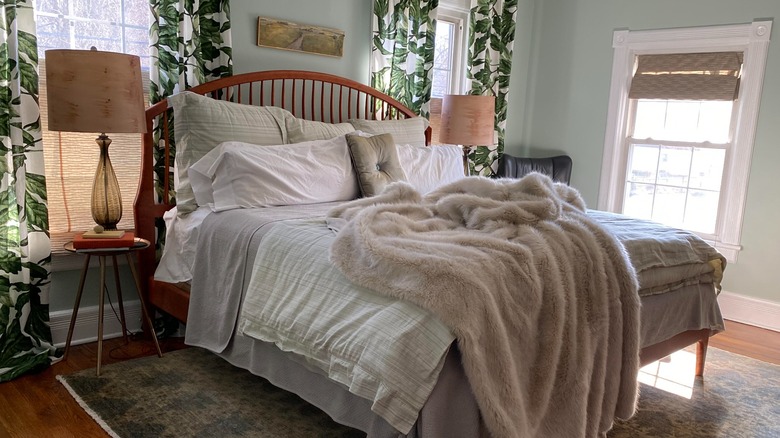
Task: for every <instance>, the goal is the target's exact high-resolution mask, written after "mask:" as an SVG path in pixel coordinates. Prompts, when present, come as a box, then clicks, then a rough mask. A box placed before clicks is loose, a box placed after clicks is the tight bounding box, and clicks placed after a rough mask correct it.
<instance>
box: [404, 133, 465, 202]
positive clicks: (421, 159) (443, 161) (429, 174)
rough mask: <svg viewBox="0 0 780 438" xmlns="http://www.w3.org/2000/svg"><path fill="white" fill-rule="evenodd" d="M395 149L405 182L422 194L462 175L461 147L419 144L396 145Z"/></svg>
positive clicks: (463, 173)
mask: <svg viewBox="0 0 780 438" xmlns="http://www.w3.org/2000/svg"><path fill="white" fill-rule="evenodd" d="M396 149H397V151H398V160H399V161H400V162H401V168H403V170H404V173H405V174H406V181H408V182H409V184H411V185H412V187H414V188H415V189H416V190H417V191H418V192H420V193H422V194H426V193H429V192H431V191H433V190H434V189H436V188H438V187H439V186H442V185H444V184H448V183H451V182H453V181H457V180H459V179H461V178H465V176H466V175H465V172H464V170H463V150H462V149H461V148H460V147H458V146H452V145H435V146H428V147H420V146H414V145H410V144H399V145H396Z"/></svg>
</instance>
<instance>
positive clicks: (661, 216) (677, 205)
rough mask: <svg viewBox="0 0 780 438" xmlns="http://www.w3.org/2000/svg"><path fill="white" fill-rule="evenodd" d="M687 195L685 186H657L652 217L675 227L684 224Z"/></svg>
mask: <svg viewBox="0 0 780 438" xmlns="http://www.w3.org/2000/svg"><path fill="white" fill-rule="evenodd" d="M659 176H660V175H659ZM685 195H686V190H685V189H683V188H679V187H664V186H656V191H655V201H654V203H653V215H652V219H653V220H654V221H657V222H661V223H663V224H666V225H669V226H673V227H680V226H682V225H683V214H684V212H685Z"/></svg>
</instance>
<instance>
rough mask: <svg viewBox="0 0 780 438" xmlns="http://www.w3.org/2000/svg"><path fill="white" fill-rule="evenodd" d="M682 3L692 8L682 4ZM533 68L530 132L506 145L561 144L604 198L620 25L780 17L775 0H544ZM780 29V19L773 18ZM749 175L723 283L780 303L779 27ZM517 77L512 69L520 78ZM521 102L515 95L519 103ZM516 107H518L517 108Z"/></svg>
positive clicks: (585, 189)
mask: <svg viewBox="0 0 780 438" xmlns="http://www.w3.org/2000/svg"><path fill="white" fill-rule="evenodd" d="M683 5H684V6H683ZM536 8H537V9H536V10H535V11H534V14H535V15H534V26H535V31H534V35H533V39H534V41H533V42H532V45H533V48H532V54H531V61H530V62H531V65H532V71H531V72H530V78H529V82H528V84H529V85H528V92H529V96H528V100H527V101H526V102H524V104H525V105H526V108H525V109H524V110H525V111H526V117H525V119H524V123H523V128H522V136H518V135H517V132H516V131H513V132H512V134H513V136H512V139H511V140H510V141H509V142H508V148H507V150H508V151H512V150H514V151H516V152H531V153H534V154H539V155H543V154H546V153H549V152H551V151H555V152H558V151H563V152H566V153H568V154H569V155H571V156H572V158H573V159H574V162H575V167H574V172H573V181H572V184H573V185H574V186H575V187H577V188H578V189H579V190H580V191H581V192H582V194H583V196H584V197H585V200H586V202H587V203H588V204H589V205H591V206H595V205H596V200H597V197H598V184H599V177H600V173H601V157H602V151H603V147H604V132H605V127H606V122H607V120H606V117H607V103H608V102H607V101H608V98H609V84H610V73H611V65H612V32H613V31H614V30H615V29H621V28H628V29H631V30H642V29H658V28H674V27H687V26H707V25H720V24H736V23H749V22H751V21H754V20H755V19H766V17H780V2H778V1H777V0H744V1H740V2H734V1H731V0H688V1H686V2H684V3H682V2H679V1H677V0H656V1H652V2H650V1H644V0H586V1H583V0H544V1H542V0H537V2H536ZM775 26H776V27H777V23H775ZM774 32H775V36H774V38H773V39H774V41H773V42H771V43H770V49H769V56H768V59H767V70H766V77H765V81H764V88H763V96H762V101H761V109H760V115H759V121H758V130H757V133H756V143H755V147H754V152H753V160H752V167H751V174H750V187H749V192H748V198H747V206H746V214H745V221H744V226H743V231H742V233H743V234H742V245H743V247H744V249H743V251H741V252H740V254H739V260H738V261H737V263H734V264H731V265H730V266H728V267H727V269H726V275H725V281H724V290H725V291H728V292H731V293H736V294H740V295H744V296H747V297H751V298H756V299H761V300H767V301H769V302H770V303H769V304H770V307H772V306H771V304H777V305H778V306H774V308H775V309H780V286H778V283H777V281H776V279H775V278H774V275H773V274H774V272H775V271H776V270H777V266H776V260H780V225H778V224H780V196H778V195H777V188H776V187H777V167H778V165H780V148H778V147H777V139H778V138H780V124H778V123H777V120H778V119H779V118H780V99H778V96H780V41H779V38H778V36H777V34H778V32H780V29H779V28H775V29H774ZM513 80H514V77H513ZM517 104H520V103H517V102H515V105H517ZM513 109H514V108H513Z"/></svg>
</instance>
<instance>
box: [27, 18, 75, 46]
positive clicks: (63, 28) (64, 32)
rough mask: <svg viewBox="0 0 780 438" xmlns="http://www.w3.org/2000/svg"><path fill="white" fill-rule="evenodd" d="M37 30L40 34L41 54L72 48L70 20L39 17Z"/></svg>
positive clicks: (36, 25)
mask: <svg viewBox="0 0 780 438" xmlns="http://www.w3.org/2000/svg"><path fill="white" fill-rule="evenodd" d="M35 30H36V32H37V33H38V53H39V54H43V53H44V52H45V51H46V50H49V49H62V48H70V26H69V24H68V20H66V19H64V18H59V17H38V19H37V21H36V24H35ZM39 56H40V55H39Z"/></svg>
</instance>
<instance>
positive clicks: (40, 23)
mask: <svg viewBox="0 0 780 438" xmlns="http://www.w3.org/2000/svg"><path fill="white" fill-rule="evenodd" d="M35 15H36V27H37V38H38V57H39V77H40V88H39V94H40V105H41V128H42V131H43V145H44V159H45V166H46V170H45V171H46V183H47V192H48V200H49V229H50V232H51V238H52V252H53V253H54V254H57V253H64V250H63V249H62V246H63V244H64V243H65V242H67V241H68V240H70V239H72V237H73V234H74V233H76V232H79V231H84V230H87V229H90V228H92V227H93V226H94V221H93V220H92V213H91V207H90V205H91V202H90V198H91V194H92V182H93V175H94V174H95V169H97V162H98V156H99V149H98V146H97V144H95V138H96V137H97V136H98V135H99V134H100V133H99V132H96V133H80V132H51V131H48V129H47V128H48V122H47V111H48V106H47V99H46V59H45V57H46V54H45V51H46V50H48V49H89V48H91V47H92V46H94V47H96V48H97V49H99V50H105V51H112V52H124V53H130V54H134V55H138V56H140V57H141V66H142V75H143V78H144V85H145V86H146V89H147V90H148V81H149V72H148V70H149V37H148V34H149V25H150V23H151V19H152V17H151V12H150V9H149V3H148V0H100V1H88V2H85V1H78V0H56V1H55V0H39V1H37V2H36V4H35ZM147 103H148V102H147ZM108 134H109V135H110V137H111V139H112V143H111V147H110V148H109V153H110V156H111V162H112V164H113V166H114V170H115V171H116V174H117V179H118V180H119V185H120V187H121V190H122V206H123V208H122V210H123V215H122V220H121V221H120V222H119V224H118V227H119V228H120V229H133V228H134V224H133V213H132V212H133V201H134V199H135V192H136V187H137V186H138V177H139V173H140V155H141V153H140V152H141V134H115V133H108ZM55 260H56V259H55ZM67 267H68V266H62V268H67ZM58 268H59V267H58V266H57V265H55V269H58Z"/></svg>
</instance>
